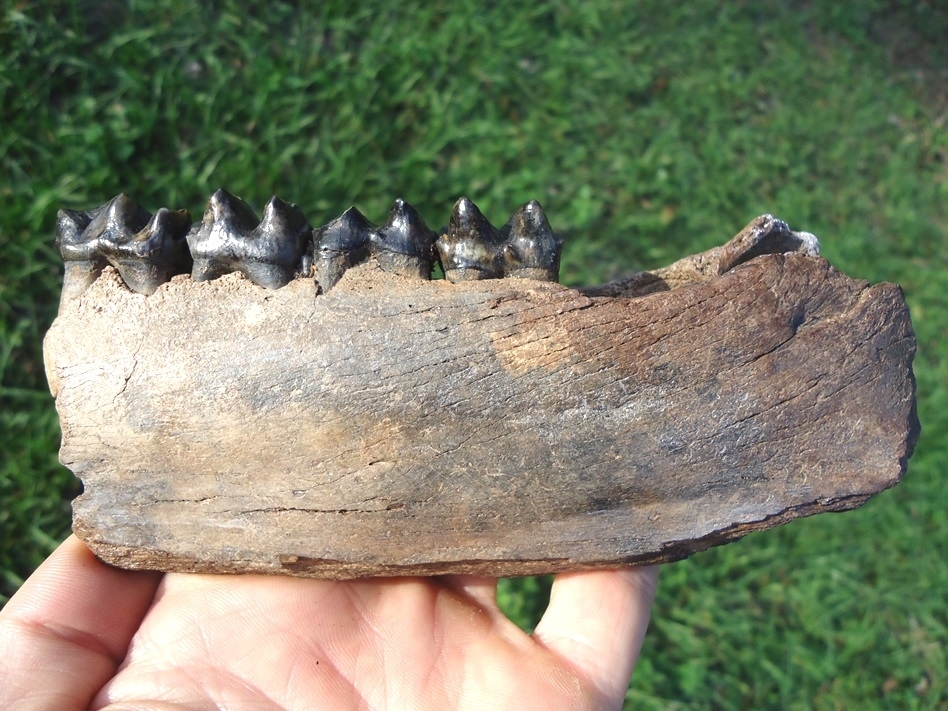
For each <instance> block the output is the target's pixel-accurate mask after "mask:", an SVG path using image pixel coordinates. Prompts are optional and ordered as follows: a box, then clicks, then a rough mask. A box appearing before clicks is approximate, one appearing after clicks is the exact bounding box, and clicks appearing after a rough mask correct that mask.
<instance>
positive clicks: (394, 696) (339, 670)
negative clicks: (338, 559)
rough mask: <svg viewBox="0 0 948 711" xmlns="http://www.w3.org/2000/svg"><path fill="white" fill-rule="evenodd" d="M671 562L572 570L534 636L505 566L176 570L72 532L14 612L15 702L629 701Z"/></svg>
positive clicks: (3, 673)
mask: <svg viewBox="0 0 948 711" xmlns="http://www.w3.org/2000/svg"><path fill="white" fill-rule="evenodd" d="M44 569H45V570H44ZM655 572H656V571H654V570H649V569H631V570H626V571H603V572H593V573H577V574H570V575H561V576H558V577H557V579H556V582H555V583H554V588H553V592H552V597H551V604H550V607H549V609H548V610H547V612H546V614H545V615H544V618H543V620H542V621H541V623H540V625H539V626H538V628H537V631H536V632H535V633H534V635H532V636H529V635H527V634H525V633H524V632H522V631H521V630H520V629H519V628H518V627H517V626H516V625H514V624H513V623H512V622H510V621H509V620H508V619H507V618H506V617H505V616H504V615H503V613H502V612H501V611H500V610H499V608H498V607H497V604H496V600H495V596H496V581H495V580H491V579H484V578H470V577H462V576H445V577H442V578H393V579H387V580H386V579H373V580H364V581H353V582H334V581H321V580H302V579H293V578H276V577H262V576H243V577H222V576H206V575H166V576H163V577H160V576H157V575H153V574H143V573H130V572H127V571H119V570H115V569H112V568H108V567H107V566H104V565H103V564H101V563H99V562H98V561H96V560H95V559H94V558H93V557H92V556H91V554H89V552H88V550H87V549H85V547H84V546H82V544H81V543H79V542H78V541H76V540H75V539H70V540H69V541H67V543H65V544H64V545H63V546H62V547H61V548H60V549H59V551H57V553H56V554H54V556H53V557H52V558H51V559H50V561H47V563H46V564H45V565H44V566H43V567H42V568H41V569H40V570H39V571H38V573H37V574H36V575H34V577H33V578H31V579H30V581H28V583H27V584H26V585H25V586H24V588H23V589H22V590H21V592H20V593H18V594H17V596H15V597H14V598H13V599H12V600H11V602H10V603H9V604H8V606H7V608H5V609H4V611H3V614H2V616H0V655H2V656H0V660H3V661H0V678H3V679H9V680H10V681H11V683H10V684H3V685H0V687H6V688H7V691H2V690H0V701H2V702H4V703H3V704H0V705H2V706H3V707H4V708H15V707H16V703H17V701H18V700H23V698H24V697H23V696H22V694H32V698H33V701H34V702H35V701H36V700H38V698H37V696H36V693H39V694H40V695H43V696H42V697H43V699H45V700H46V701H48V702H49V703H50V704H52V703H55V704H56V705H55V706H53V705H50V706H49V707H50V708H52V707H56V708H86V707H87V706H89V707H90V708H92V709H100V708H105V707H107V706H109V705H111V704H115V705H116V706H122V707H127V706H134V707H135V708H140V707H142V706H147V707H148V708H155V707H159V708H160V707H161V706H162V705H163V704H167V705H169V706H174V707H175V708H182V707H183V708H236V709H246V708H253V709H297V708H298V709H313V708H327V709H334V708H432V709H456V708H473V709H483V708H544V709H557V708H564V709H565V708H569V709H575V708H609V707H618V706H619V705H621V700H622V697H623V696H624V692H625V688H626V686H627V684H628V679H629V675H630V674H631V668H632V665H633V664H634V661H635V657H636V655H637V652H638V648H639V646H640V644H641V637H642V634H644V628H645V624H646V622H647V617H648V609H649V605H650V603H651V596H652V594H653V592H654V583H655ZM63 580H69V581H70V583H71V588H72V589H71V590H67V591H63V590H62V586H61V583H62V582H63ZM56 583H60V585H59V586H57V585H56ZM57 587H58V588H59V589H58V592H57ZM64 596H65V597H64ZM54 608H55V609H54ZM44 660H45V661H44ZM44 664H45V665H46V668H45V670H44V669H42V668H41V667H42V665H44ZM38 672H42V673H43V676H42V677H38V676H35V674H36V673H38ZM31 679H32V680H33V681H32V682H31ZM37 680H39V681H41V682H42V686H37V685H36V684H35V682H36V681H37ZM31 683H33V686H32V688H33V691H32V692H31V691H30V689H31ZM17 689H19V690H20V691H19V692H17ZM17 693H19V694H20V696H14V695H13V694H17ZM90 701H91V705H90ZM29 703H30V702H29V701H26V704H29Z"/></svg>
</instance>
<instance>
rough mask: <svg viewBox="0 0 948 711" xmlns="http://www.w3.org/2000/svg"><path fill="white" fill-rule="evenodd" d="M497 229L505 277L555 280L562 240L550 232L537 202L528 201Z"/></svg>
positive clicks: (557, 274)
mask: <svg viewBox="0 0 948 711" xmlns="http://www.w3.org/2000/svg"><path fill="white" fill-rule="evenodd" d="M501 232H502V234H503V237H504V248H503V268H504V274H505V275H506V276H512V277H520V278H524V279H538V280H540V281H559V278H560V255H561V254H562V252H563V239H562V238H561V237H560V236H559V235H556V234H554V233H553V230H552V229H551V228H550V223H549V222H547V219H546V215H545V214H543V208H542V207H541V206H540V203H538V202H537V201H536V200H531V201H530V202H528V203H527V204H526V205H523V206H522V207H521V208H520V209H519V210H517V211H516V212H515V213H514V214H513V215H511V216H510V220H508V222H507V224H506V225H504V227H503V229H502V230H501Z"/></svg>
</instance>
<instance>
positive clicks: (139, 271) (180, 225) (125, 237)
mask: <svg viewBox="0 0 948 711" xmlns="http://www.w3.org/2000/svg"><path fill="white" fill-rule="evenodd" d="M190 226H191V216H190V215H189V214H188V212H187V210H178V211H172V210H168V209H167V208H161V209H160V210H158V212H157V213H155V215H154V216H153V215H152V214H151V213H150V212H148V210H146V209H145V208H143V207H142V206H141V205H140V204H139V203H138V202H136V201H135V200H133V199H132V198H130V197H129V196H128V195H125V194H124V193H120V194H119V195H117V196H116V197H114V198H112V199H111V200H109V202H107V203H105V204H104V205H101V206H100V207H97V208H95V209H94V210H89V211H87V212H77V211H73V210H60V211H59V215H58V220H57V228H58V236H57V239H56V244H57V246H58V247H59V252H60V254H61V255H62V258H63V261H64V262H65V265H66V268H65V277H64V280H63V295H62V301H63V303H65V302H66V301H68V300H69V299H72V298H75V297H76V296H79V295H80V294H81V293H82V292H83V291H85V289H86V287H88V286H89V284H91V283H92V282H93V281H95V279H96V278H97V277H98V276H99V274H101V273H102V270H103V269H104V268H105V266H106V265H107V264H111V265H112V266H114V267H115V268H116V269H118V271H119V273H120V274H121V275H122V279H123V280H124V281H125V283H126V284H127V285H128V287H129V288H130V289H132V290H133V291H137V292H139V293H142V294H146V295H147V294H153V293H154V291H155V289H157V288H158V287H159V286H160V285H161V284H163V283H164V282H166V281H168V280H169V279H170V278H171V277H172V276H174V275H175V274H184V273H187V272H188V271H189V270H190V269H191V257H190V254H189V253H188V248H187V244H186V242H185V235H186V234H187V231H188V228H189V227H190Z"/></svg>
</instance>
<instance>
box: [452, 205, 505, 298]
mask: <svg viewBox="0 0 948 711" xmlns="http://www.w3.org/2000/svg"><path fill="white" fill-rule="evenodd" d="M501 242H502V236H501V234H500V232H498V230H497V229H496V228H495V227H494V226H493V225H492V224H491V223H490V222H489V221H488V220H487V218H486V217H484V215H483V214H482V213H481V211H480V210H479V209H478V208H477V205H475V204H474V203H473V202H471V201H470V200H468V199H467V198H466V197H462V198H461V199H460V200H458V201H457V203H455V205H454V210H452V212H451V221H450V222H449V223H448V227H447V229H446V230H445V232H444V233H443V234H442V235H441V236H440V237H439V238H438V241H437V242H436V243H435V245H436V247H437V248H438V256H439V257H440V259H441V266H442V268H443V269H444V276H445V278H447V279H448V280H449V281H453V282H458V281H475V280H478V279H496V278H499V277H501V276H503V270H502V267H501V261H500V249H501Z"/></svg>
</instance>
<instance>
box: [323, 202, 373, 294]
mask: <svg viewBox="0 0 948 711" xmlns="http://www.w3.org/2000/svg"><path fill="white" fill-rule="evenodd" d="M375 229H376V228H375V225H373V224H372V223H371V222H369V221H368V220H367V219H366V218H365V215H363V214H362V213H361V212H359V211H358V210H357V209H356V208H355V207H350V208H349V209H348V210H346V211H345V212H344V213H342V215H340V216H339V217H337V218H336V219H335V220H333V221H332V222H330V223H329V224H327V225H323V226H322V227H318V228H317V229H315V230H313V244H314V245H315V249H314V252H313V258H314V260H315V262H316V280H317V281H318V282H319V285H320V286H321V287H322V290H323V291H324V292H326V291H329V290H330V289H332V288H333V287H334V286H335V285H336V283H337V282H338V281H339V280H340V279H341V278H342V275H343V274H345V272H346V270H347V269H349V268H350V267H354V266H355V265H356V264H358V263H359V262H362V261H364V260H365V259H367V258H368V256H369V243H370V241H371V239H372V234H373V233H374V232H375Z"/></svg>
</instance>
